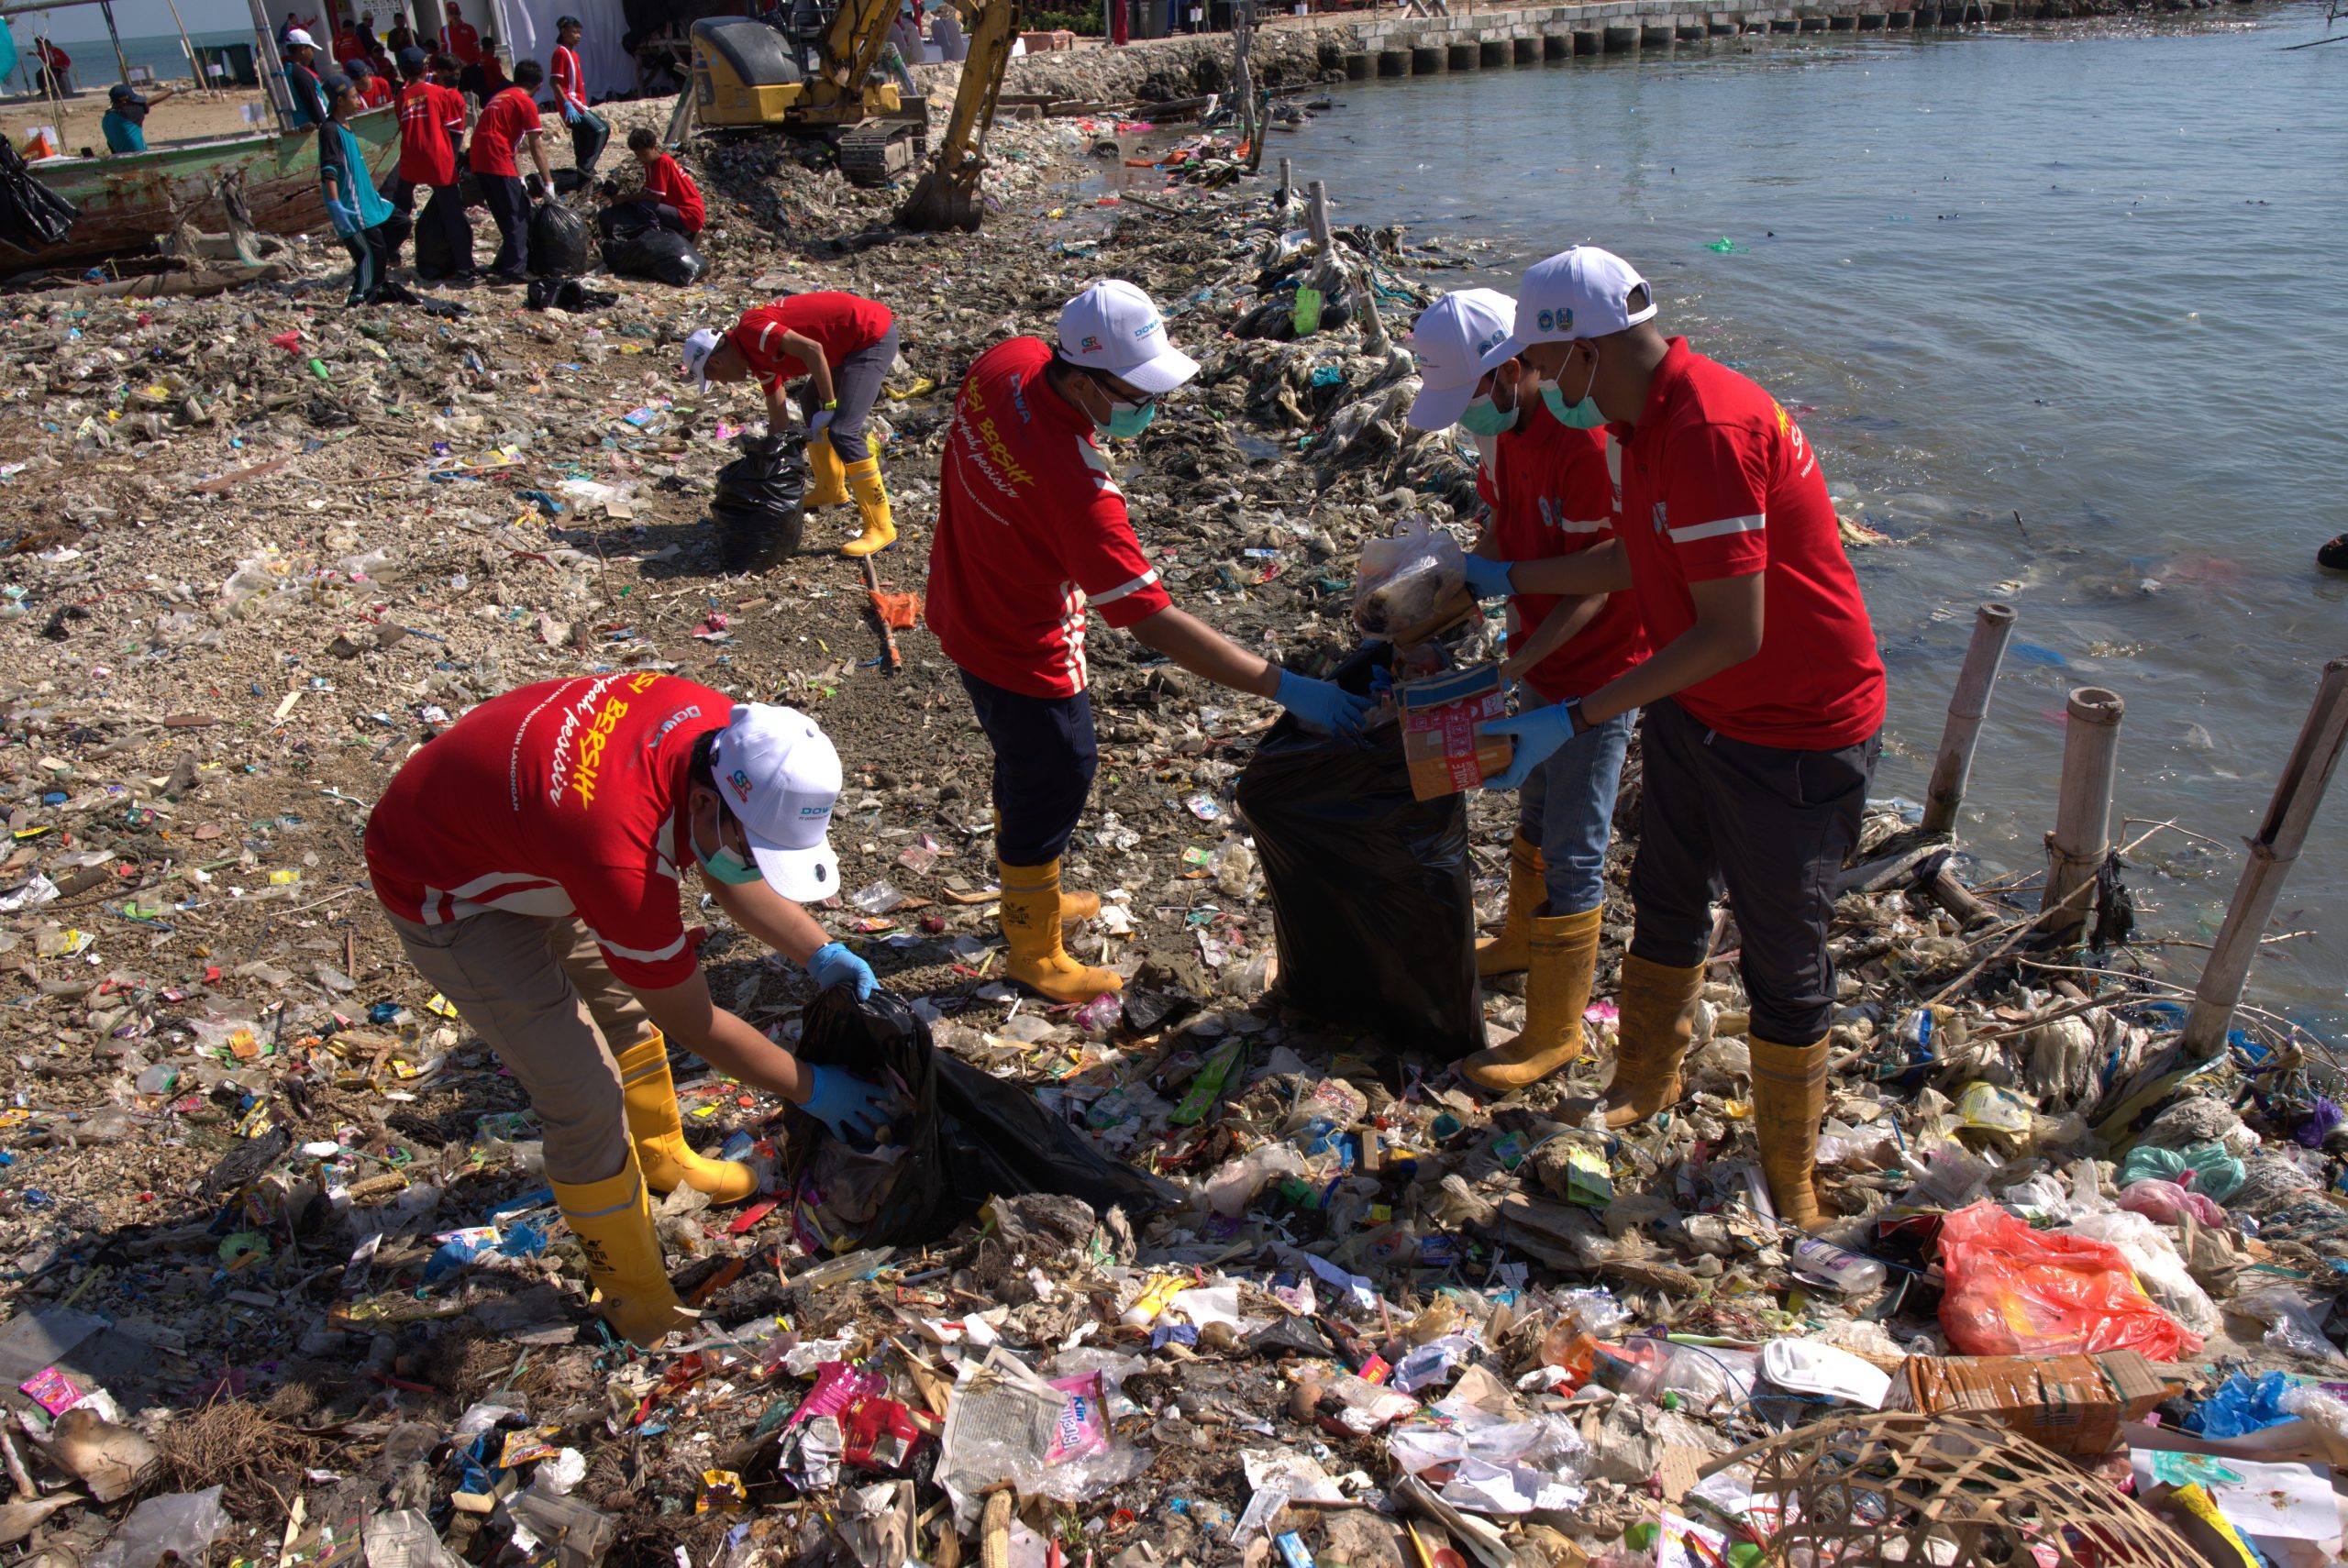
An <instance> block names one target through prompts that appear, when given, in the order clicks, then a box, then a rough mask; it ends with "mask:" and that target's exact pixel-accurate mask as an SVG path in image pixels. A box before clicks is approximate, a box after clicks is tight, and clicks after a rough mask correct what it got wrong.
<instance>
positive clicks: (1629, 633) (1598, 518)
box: [1476, 398, 1647, 702]
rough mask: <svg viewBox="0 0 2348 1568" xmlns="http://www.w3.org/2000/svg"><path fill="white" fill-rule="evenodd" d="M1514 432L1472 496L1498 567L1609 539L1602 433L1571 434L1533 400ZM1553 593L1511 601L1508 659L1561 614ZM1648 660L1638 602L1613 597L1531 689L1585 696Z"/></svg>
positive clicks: (1532, 677) (1534, 676)
mask: <svg viewBox="0 0 2348 1568" xmlns="http://www.w3.org/2000/svg"><path fill="white" fill-rule="evenodd" d="M1518 406H1519V407H1520V408H1522V409H1523V413H1521V414H1518V415H1517V421H1516V425H1515V427H1514V428H1513V429H1510V430H1504V431H1502V432H1501V435H1500V436H1499V438H1498V441H1497V443H1496V447H1495V450H1496V456H1495V458H1494V460H1493V461H1492V462H1490V463H1487V464H1485V465H1483V466H1482V467H1481V468H1479V469H1478V470H1477V474H1476V491H1477V493H1478V494H1479V495H1481V496H1482V497H1483V498H1484V503H1485V504H1486V505H1488V506H1490V508H1491V509H1492V526H1491V536H1490V543H1489V544H1488V546H1487V547H1486V548H1487V550H1488V551H1489V553H1490V555H1491V556H1492V557H1493V558H1495V559H1497V560H1504V561H1526V560H1539V559H1541V558H1543V557H1545V556H1571V555H1578V554H1579V553H1581V552H1582V551H1584V550H1588V549H1593V548H1595V547H1598V546H1600V545H1602V544H1604V543H1605V542H1606V541H1607V540H1609V539H1611V538H1612V537H1613V536H1614V481H1613V480H1612V478H1611V475H1610V474H1609V471H1608V459H1609V458H1611V457H1613V456H1615V455H1616V454H1615V453H1614V451H1613V449H1612V448H1613V442H1612V440H1611V438H1610V437H1609V436H1607V434H1606V433H1605V432H1604V431H1602V430H1574V429H1570V428H1568V427H1567V426H1566V425H1560V424H1559V423H1557V421H1556V419H1554V418H1552V417H1551V416H1550V414H1549V409H1548V405H1547V404H1545V403H1543V402H1542V401H1541V400H1540V399H1539V398H1530V399H1527V400H1525V401H1523V403H1519V405H1518ZM1557 598H1558V596H1557V595H1556V594H1551V593H1518V594H1513V595H1512V596H1511V597H1510V599H1509V604H1510V607H1511V608H1512V609H1513V610H1514V611H1515V612H1516V621H1517V624H1516V627H1515V629H1514V630H1512V632H1511V633H1510V634H1509V640H1508V646H1509V650H1510V651H1511V652H1514V651H1515V650H1516V649H1517V648H1519V647H1521V646H1523V645H1524V643H1525V642H1527V641H1528V640H1530V639H1531V637H1532V636H1533V635H1534V632H1535V631H1537V630H1539V629H1540V625H1541V623H1542V622H1544V621H1545V620H1547V619H1548V618H1549V612H1550V611H1552V610H1554V609H1556V607H1557ZM1645 657H1647V643H1646V634H1645V631H1644V629H1643V628H1642V627H1641V626H1640V624H1639V606H1638V602H1637V601H1636V600H1635V599H1634V598H1633V597H1632V596H1631V595H1630V594H1628V593H1610V594H1608V595H1607V596H1606V604H1605V606H1604V608H1602V609H1600V611H1599V613H1598V615H1597V618H1596V619H1595V620H1593V621H1591V622H1590V623H1589V624H1588V625H1586V626H1584V627H1583V628H1582V629H1581V630H1580V631H1579V632H1578V633H1577V634H1575V635H1574V636H1573V637H1572V638H1570V639H1569V640H1568V641H1567V643H1566V645H1565V646H1563V647H1561V648H1559V649H1557V651H1556V652H1555V653H1553V654H1551V655H1550V656H1549V657H1547V658H1545V659H1543V660H1542V661H1541V662H1540V663H1539V664H1536V665H1534V667H1533V668H1532V669H1531V670H1530V671H1528V672H1527V673H1526V675H1525V679H1526V680H1528V681H1529V682H1531V683H1532V686H1533V690H1535V691H1538V692H1539V693H1540V694H1541V695H1542V696H1544V697H1545V698H1547V699H1548V700H1549V701H1552V702H1562V701H1565V700H1566V699H1567V698H1568V697H1587V696H1589V694H1590V693H1591V692H1593V691H1595V690H1598V689H1599V688H1600V687H1601V686H1603V685H1605V684H1606V683H1607V682H1608V681H1610V680H1612V679H1615V678H1616V677H1617V676H1620V675H1623V674H1625V673H1626V672H1628V671H1629V669H1630V668H1631V667H1632V666H1634V665H1635V664H1637V663H1639V662H1640V661H1641V660H1643V659H1645Z"/></svg>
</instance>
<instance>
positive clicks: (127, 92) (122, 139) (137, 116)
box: [98, 82, 179, 152]
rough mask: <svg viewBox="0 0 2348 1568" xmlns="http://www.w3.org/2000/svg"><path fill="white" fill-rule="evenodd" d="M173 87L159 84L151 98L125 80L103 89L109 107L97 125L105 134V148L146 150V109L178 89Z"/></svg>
mask: <svg viewBox="0 0 2348 1568" xmlns="http://www.w3.org/2000/svg"><path fill="white" fill-rule="evenodd" d="M178 91H179V89H178V88H176V87H159V88H157V89H156V90H155V95H154V96H153V97H151V98H145V97H141V96H139V94H138V89H137V88H136V87H133V86H132V85H131V84H130V83H127V82H117V83H115V84H114V86H113V87H111V88H109V89H108V90H107V92H106V99H107V102H108V103H109V105H111V107H109V108H108V109H107V110H106V112H105V117H104V118H102V119H101V120H99V121H98V128H99V129H101V130H103V131H105V135H106V150H107V151H108V152H144V151H146V150H147V111H148V110H150V109H151V108H153V107H154V106H155V105H158V104H160V103H161V102H162V101H163V100H164V99H166V98H168V97H170V96H171V95H172V94H174V93H176V92H178Z"/></svg>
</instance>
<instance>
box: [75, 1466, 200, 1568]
mask: <svg viewBox="0 0 2348 1568" xmlns="http://www.w3.org/2000/svg"><path fill="white" fill-rule="evenodd" d="M227 1530H228V1510H227V1509H226V1508H224V1507H221V1506H220V1488H219V1487H217V1486H207V1487H206V1488H205V1489H204V1490H203V1491H201V1492H173V1493H171V1494H169V1495H168V1496H161V1497H150V1498H148V1499H147V1500H146V1501H145V1502H143V1503H141V1504H139V1505H138V1507H135V1508H133V1509H131V1510H130V1517H129V1518H127V1519H125V1520H123V1521H122V1527H121V1528H120V1529H116V1531H115V1532H114V1534H113V1535H112V1536H111V1537H109V1538H108V1539H107V1540H106V1543H105V1545H104V1546H102V1547H100V1548H98V1552H97V1555H96V1556H94V1557H93V1558H91V1559H90V1564H89V1568H154V1565H155V1564H156V1563H157V1562H161V1561H162V1560H163V1557H164V1556H165V1554H167V1553H171V1554H176V1555H177V1556H178V1558H179V1560H180V1561H181V1562H203V1561H204V1560H205V1554H206V1553H207V1552H209V1551H211V1550H212V1543H213V1542H214V1541H216V1540H219V1539H220V1538H221V1537H222V1536H223V1535H225V1534H227Z"/></svg>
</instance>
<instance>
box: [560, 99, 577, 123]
mask: <svg viewBox="0 0 2348 1568" xmlns="http://www.w3.org/2000/svg"><path fill="white" fill-rule="evenodd" d="M562 123H563V124H564V125H567V126H575V125H577V124H578V123H579V107H578V105H575V104H573V103H572V102H571V101H570V99H568V98H565V99H564V100H563V101H562Z"/></svg>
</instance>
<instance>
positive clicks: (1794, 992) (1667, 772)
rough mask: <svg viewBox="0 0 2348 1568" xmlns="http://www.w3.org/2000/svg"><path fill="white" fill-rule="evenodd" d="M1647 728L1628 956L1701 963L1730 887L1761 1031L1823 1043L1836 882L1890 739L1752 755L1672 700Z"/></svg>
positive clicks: (1759, 748) (1776, 1038)
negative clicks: (1714, 915) (1714, 908)
mask: <svg viewBox="0 0 2348 1568" xmlns="http://www.w3.org/2000/svg"><path fill="white" fill-rule="evenodd" d="M1645 723H1646V729H1645V741H1644V742H1643V743H1642V751H1641V756H1642V757H1643V759H1644V766H1645V801H1644V804H1643V807H1642V810H1641V814H1640V819H1639V853H1638V857H1637V859H1635V860H1634V862H1633V863H1632V866H1631V901H1632V903H1633V904H1634V906H1635V907H1636V909H1637V911H1638V914H1637V924H1636V927H1635V931H1634V934H1633V936H1632V938H1631V951H1632V952H1633V953H1634V954H1636V955H1638V956H1640V957H1642V958H1645V959H1646V960H1647V961H1648V962H1649V963H1653V964H1663V965H1667V966H1670V967H1672V968H1676V969H1684V968H1689V967H1692V966H1695V965H1697V964H1700V963H1702V962H1703V960H1704V944H1705V943H1706V942H1707V941H1708V940H1709V939H1710V937H1711V908H1710V905H1711V900H1713V899H1715V898H1716V897H1718V896H1719V894H1720V891H1721V889H1722V887H1723V886H1725V887H1726V889H1727V890H1728V897H1729V902H1730V905H1731V907H1733V909H1734V910H1735V911H1736V928H1737V931H1738V933H1740V935H1741V937H1742V939H1743V942H1744V954H1743V957H1742V960H1741V962H1742V965H1743V968H1744V991H1745V995H1746V997H1747V998H1748V999H1750V1000H1751V1001H1752V1004H1753V1032H1754V1033H1755V1035H1757V1036H1758V1037H1760V1038H1761V1039H1764V1040H1767V1041H1770V1042H1772V1043H1777V1044H1780V1045H1808V1044H1810V1043H1811V1042H1813V1041H1816V1040H1819V1039H1821V1038H1822V1037H1823V1036H1824V1035H1825V1033H1826V1026H1827V1023H1828V1021H1830V1020H1831V1019H1832V1018H1833V1013H1834V1006H1835V1001H1834V961H1833V958H1831V957H1829V956H1828V955H1827V952H1826V931H1827V925H1828V922H1830V921H1831V920H1832V919H1833V914H1834V882H1835V878H1836V877H1837V876H1838V875H1839V874H1840V873H1841V871H1842V869H1843V862H1844V859H1845V858H1847V857H1848V856H1849V855H1850V853H1851V850H1852V848H1853V846H1854V845H1856V844H1857V843H1858V839H1859V817H1860V812H1861V811H1862V810H1863V809H1864V808H1865V806H1866V797H1867V783H1868V781H1869V780H1870V779H1872V778H1874V777H1875V764H1876V757H1877V754H1878V753H1879V752H1880V751H1881V749H1882V745H1883V738H1882V736H1880V735H1871V736H1869V737H1868V738H1867V739H1866V740H1865V741H1864V742H1862V743H1860V744H1859V745H1850V746H1844V747H1843V748H1842V749H1841V750H1839V751H1789V750H1783V749H1780V748H1778V747H1776V746H1766V745H1752V744H1750V743H1748V742H1745V741H1739V740H1731V739H1730V738H1729V737H1728V736H1726V735H1723V734H1718V733H1717V732H1715V731H1712V730H1709V729H1706V728H1705V727H1704V725H1703V723H1701V722H1700V721H1699V720H1697V719H1695V718H1692V717H1690V716H1689V712H1688V711H1687V710H1686V709H1685V708H1682V707H1681V706H1680V705H1679V704H1678V703H1677V702H1674V701H1671V700H1670V699H1669V698H1666V699H1664V700H1663V701H1658V702H1655V703H1652V704H1650V705H1649V706H1648V708H1647V710H1646V720H1645Z"/></svg>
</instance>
